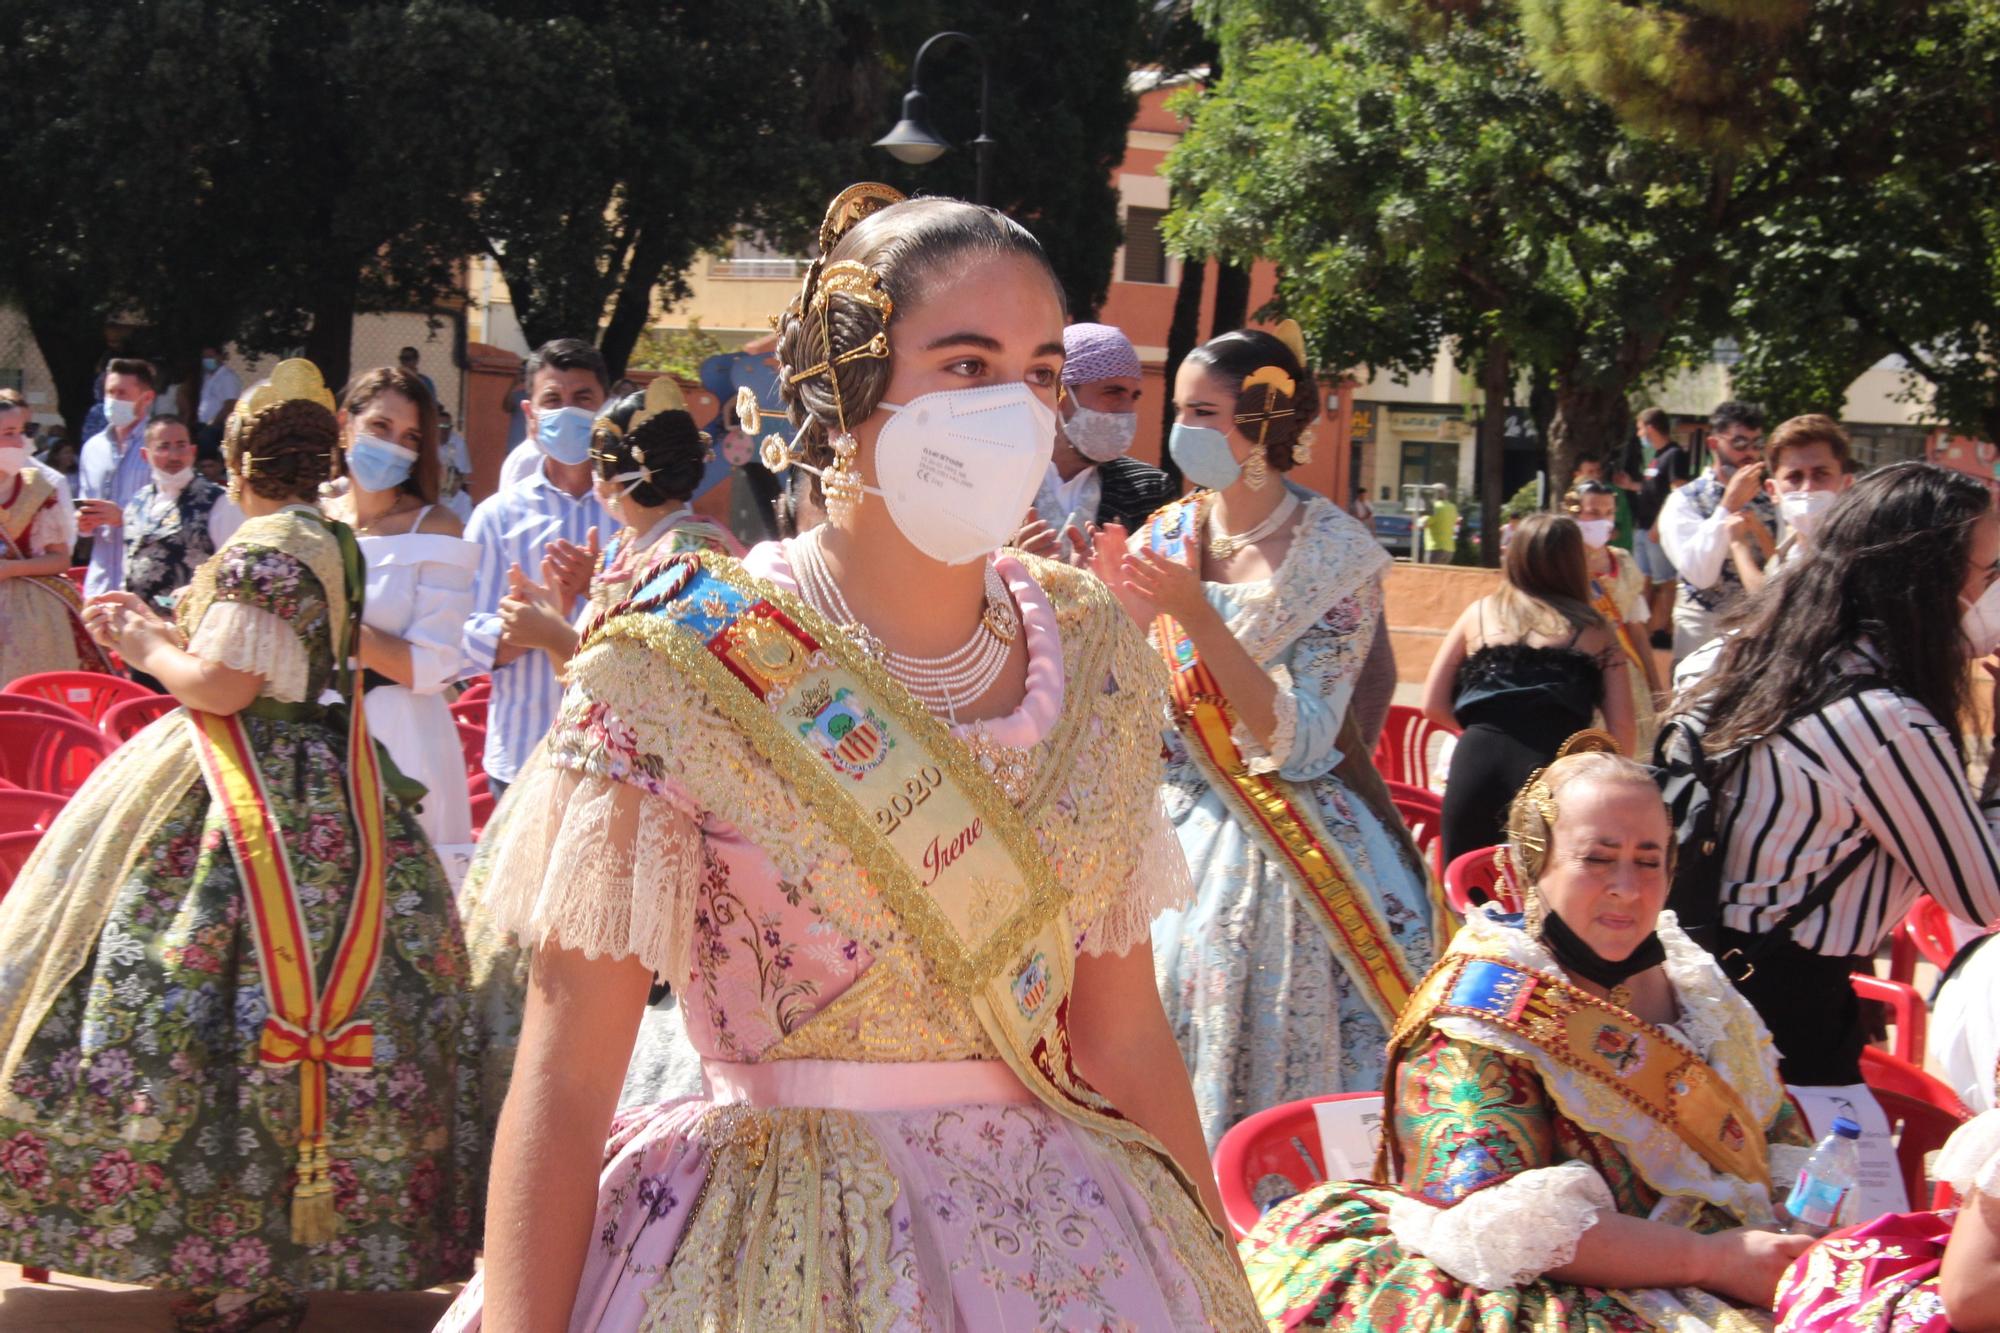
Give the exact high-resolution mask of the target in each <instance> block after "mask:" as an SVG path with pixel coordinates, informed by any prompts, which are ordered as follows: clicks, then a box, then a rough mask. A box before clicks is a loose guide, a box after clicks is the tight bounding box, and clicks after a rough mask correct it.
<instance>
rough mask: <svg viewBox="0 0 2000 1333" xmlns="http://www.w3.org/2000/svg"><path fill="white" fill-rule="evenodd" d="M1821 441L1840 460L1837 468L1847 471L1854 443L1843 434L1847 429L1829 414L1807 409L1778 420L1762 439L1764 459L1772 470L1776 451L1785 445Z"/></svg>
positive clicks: (1800, 445)
mask: <svg viewBox="0 0 2000 1333" xmlns="http://www.w3.org/2000/svg"><path fill="white" fill-rule="evenodd" d="M1811 444H1823V445H1825V446H1826V447H1827V448H1828V449H1830V450H1832V451H1833V459H1834V461H1835V462H1836V463H1839V464H1840V470H1841V471H1842V472H1847V471H1849V470H1850V467H1849V465H1850V464H1851V463H1852V462H1853V459H1854V444H1853V442H1852V441H1850V440H1849V439H1848V438H1847V432H1846V431H1844V430H1842V429H1841V428H1840V423H1839V422H1838V421H1835V420H1834V419H1833V418H1832V417H1829V416H1821V415H1820V414H1819V413H1817V412H1814V413H1809V414H1807V415H1805V416H1802V417H1793V418H1791V419H1790V420H1789V421H1781V422H1779V423H1778V428H1777V429H1776V430H1774V431H1772V432H1771V437H1770V438H1769V439H1767V440H1765V441H1764V462H1765V464H1766V465H1767V466H1768V467H1769V468H1770V469H1771V471H1773V472H1775V471H1777V470H1778V455H1779V454H1780V453H1782V452H1784V451H1785V450H1787V449H1803V448H1805V447H1806V446H1807V445H1811Z"/></svg>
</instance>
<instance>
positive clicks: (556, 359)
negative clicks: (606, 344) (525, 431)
mask: <svg viewBox="0 0 2000 1333" xmlns="http://www.w3.org/2000/svg"><path fill="white" fill-rule="evenodd" d="M543 370H587V371H589V372H590V373H591V374H593V375H595V376H596V377H597V387H598V388H600V389H603V390H604V391H606V392H607V393H608V392H610V390H611V371H610V370H609V368H607V367H606V366H605V364H604V354H603V353H602V352H600V351H598V350H597V349H596V348H595V347H592V346H591V345H590V344H589V343H587V342H585V341H584V340H583V339H581V338H551V339H550V340H549V341H548V342H545V343H543V344H542V345H541V346H540V347H537V348H536V349H535V350H534V351H532V352H530V353H528V359H527V360H526V361H524V362H522V363H521V382H522V383H523V384H526V385H527V386H528V388H529V391H530V393H531V394H532V392H533V390H534V385H535V376H537V375H539V374H541V373H542V371H543Z"/></svg>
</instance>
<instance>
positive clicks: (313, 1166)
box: [0, 361, 485, 1328]
mask: <svg viewBox="0 0 2000 1333" xmlns="http://www.w3.org/2000/svg"><path fill="white" fill-rule="evenodd" d="M332 408H333V399H332V395H331V394H329V393H328V392H327V391H326V389H325V387H324V385H322V384H321V382H320V378H319V373H318V371H316V370H315V369H314V368H313V367H312V365H311V364H310V363H309V362H304V361H286V362H283V363H281V364H280V365H279V366H278V367H277V368H276V370H275V371H274V372H273V375H272V378H271V381H270V382H269V383H268V384H265V385H260V386H258V387H257V388H256V389H254V390H252V391H251V392H250V393H248V394H246V395H245V396H244V399H243V401H242V403H241V404H240V405H239V406H238V408H237V410H236V413H235V415H234V416H232V418H231V419H230V423H229V426H228V429H227V433H226V437H225V441H224V446H223V448H224V453H225V456H226V458H227V461H228V466H229V471H230V477H231V489H232V492H233V493H234V494H235V495H236V496H237V497H238V498H239V499H240V502H241V504H242V507H243V510H244V513H245V515H246V519H245V522H244V524H243V526H242V527H241V528H239V529H238V530H237V531H236V533H235V534H234V535H233V536H232V537H231V538H230V540H229V541H228V543H227V544H225V545H224V547H223V549H222V550H220V551H218V552H217V553H216V554H215V555H214V556H213V557H211V558H210V559H209V560H208V562H207V563H206V564H204V565H203V566H202V567H201V569H200V570H199V571H198V572H197V573H196V576H195V579H194V582H193V584H192V585H191V586H190V588H189V591H188V593H187V595H186V596H184V597H183V598H182V599H181V600H180V602H179V604H178V606H177V608H176V614H177V621H178V623H177V624H169V623H168V622H166V621H164V620H161V619H160V618H159V617H158V616H156V615H155V614H154V613H153V612H152V611H151V610H150V609H149V608H147V606H146V605H145V604H144V603H143V602H142V601H140V599H139V598H137V597H136V596H134V595H132V594H130V593H124V592H113V593H106V594H104V595H102V596H100V597H97V598H94V599H92V602H91V604H90V606H89V608H88V609H87V612H86V614H87V616H88V618H89V623H90V627H91V632H92V633H93V634H95V635H96V636H97V638H98V640H99V641H100V642H102V643H104V644H106V645H109V646H115V647H116V648H117V649H118V651H119V653H120V654H121V655H122V656H123V657H124V658H125V659H126V660H127V661H129V662H131V663H132V664H133V666H134V667H136V668H137V669H139V670H141V671H144V672H146V673H147V674H148V675H150V676H153V677H154V678H155V679H157V680H159V681H160V682H161V683H162V684H163V685H165V687H166V688H167V689H168V691H169V692H171V693H172V694H173V695H174V696H175V698H176V699H178V700H179V702H180V704H181V707H180V708H178V709H176V710H175V711H174V712H172V713H169V714H168V715H167V716H165V717H163V718H161V719H160V720H158V721H157V722H155V723H153V724H152V725H151V726H150V727H148V728H146V730H144V731H142V732H140V733H139V735H137V736H136V737H134V738H133V739H132V740H131V741H129V742H128V743H127V744H126V745H124V746H123V747H122V748H121V749H119V751H118V752H117V753H116V754H115V755H113V756H112V757H111V758H110V759H109V760H108V761H106V763H105V764H104V765H103V766H102V767H100V768H99V769H98V770H97V771H96V772H95V773H94V774H92V775H91V777H90V779H89V781H87V782H86V783H85V784H84V786H83V787H82V789H81V790H79V791H78V792H77V794H76V796H75V797H74V798H73V799H72V800H71V802H70V804H69V805H68V806H67V807H66V808H65V810H64V811H63V813H62V815H61V817H60V818H58V819H57V820H56V822H55V824H54V825H53V826H52V827H51V828H50V829H49V831H48V834H47V835H46V836H45V837H44V838H43V839H42V842H41V845H40V847H39V848H38V849H37V851H36V853H35V854H34V856H33V857H31V858H30V859H29V861H28V863H27V865H26V866H25V867H23V869H22V871H21V873H20V876H19V878H17V879H16V881H15V883H14V885H13V888H12V889H11V890H10V891H9V892H8V894H7V895H6V897H5V899H4V900H0V1255H4V1257H5V1258H7V1259H9V1260H12V1261H15V1262H18V1263H23V1264H31V1265H38V1266H42V1267H47V1268H54V1269H60V1270H62V1271H64V1272H69V1273H78V1274H82V1275H85V1276H89V1277H95V1278H102V1279H106V1280H109V1281H114V1282H137V1283H147V1284H152V1285H157V1286H162V1287H167V1288H171V1289H174V1290H177V1291H180V1292H183V1293H186V1294H187V1299H186V1301H185V1302H184V1303H183V1305H182V1306H181V1308H180V1310H179V1314H180V1317H181V1320H182V1324H183V1326H184V1327H188V1328H239V1327H248V1326H250V1325H251V1324H253V1323H256V1322H258V1321H259V1320H263V1319H268V1318H271V1317H274V1316H282V1317H285V1318H291V1319H296V1318H297V1317H299V1316H300V1315H301V1314H302V1298H303V1296H304V1294H305V1293H308V1292H312V1291H325V1290H334V1289H347V1290H364V1289H365V1290H389V1291H406V1290H420V1289H422V1288H424V1287H428V1286H431V1285H434V1284H436V1283H439V1282H446V1281H453V1280H456V1279H459V1278H462V1277H465V1276H466V1275H467V1274H468V1273H469V1272H470V1271H471V1267H472V1257H473V1254H474V1251H475V1250H476V1248H477V1241H478V1229H479V1217H480V1206H481V1191H482V1189H483V1187H484V1161H485V1144H484V1141H483V1139H482V1136H481V1133H480V1125H481V1120H482V1117H481V1115H480V1113H479V1107H478V1102H477V1095H478V1086H479V1084H478V1058H477V1057H478V1050H477V1025H476V1022H475V1020H474V1014H473V1009H472V1003H471V998H470V994H469V992H468V990H467V986H466V979H467V974H468V966H467V959H466V954H465V950H464V945H463V942H462V940H461V939H460V936H459V926H458V919H457V917H456V916H455V915H454V913H453V910H452V904H451V890H450V887H449V885H448V884H447V883H446V881H445V878H444V873H443V871H442V869H441V868H440V867H439V865H438V862H437V858H436V857H435V856H433V855H432V853H431V850H430V846H429V844H428V843H427V842H426V841H425V840H424V837H423V834H422V833H421V832H420V831H419V830H418V828H417V825H416V823H415V821H414V820H413V819H412V818H411V816H410V815H409V813H408V812H407V811H405V810H403V809H402V808H401V807H400V806H399V805H398V804H397V803H396V802H395V801H394V800H393V799H392V798H387V797H385V795H384V792H383V786H382V778H381V773H380V770H379V766H378V764H377V761H376V756H375V751H374V749H373V747H372V745H371V743H370V741H369V739H368V733H367V731H366V728H365V719H364V718H363V716H362V712H361V710H360V709H359V707H358V701H356V700H353V696H352V691H353V689H354V687H355V678H354V676H353V675H352V674H350V673H349V672H348V671H347V670H346V669H344V664H345V663H346V662H347V661H348V660H349V657H350V655H351V654H352V652H353V648H354V640H355V637H356V632H357V625H358V623H359V621H360V618H361V614H362V609H363V608H362V599H363V582H362V577H363V576H362V569H361V561H360V553H359V551H358V550H357V549H356V547H355V543H354V538H353V535H352V533H351V532H350V531H349V530H348V529H347V528H345V527H344V526H343V525H341V524H338V523H334V522H332V521H331V520H329V519H327V518H325V517H323V516H322V515H321V514H320V512H319V511H318V509H317V508H316V507H315V505H314V500H315V497H316V496H317V494H318V488H319V485H320V483H321V482H322V481H324V480H325V479H326V478H327V477H328V476H329V474H330V473H331V472H333V470H334V469H335V468H336V467H337V459H338V456H339V448H340V440H339V435H338V429H337V427H336V425H335V422H334V415H333V410H332ZM330 687H332V688H338V689H340V690H341V691H342V692H343V693H344V694H346V695H347V696H348V699H349V701H350V702H353V703H355V704H356V705H357V706H356V707H355V709H354V710H353V711H352V712H349V711H348V710H347V709H345V708H343V709H328V708H326V707H324V706H322V705H321V704H320V702H319V700H320V698H321V696H322V694H323V692H324V691H326V690H327V689H328V688H330Z"/></svg>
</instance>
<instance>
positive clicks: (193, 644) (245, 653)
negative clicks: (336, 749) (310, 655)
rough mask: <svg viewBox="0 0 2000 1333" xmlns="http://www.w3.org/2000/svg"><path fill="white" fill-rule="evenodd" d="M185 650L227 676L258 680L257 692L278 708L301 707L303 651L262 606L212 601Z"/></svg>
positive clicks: (304, 670) (286, 627)
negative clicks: (236, 673) (279, 704)
mask: <svg viewBox="0 0 2000 1333" xmlns="http://www.w3.org/2000/svg"><path fill="white" fill-rule="evenodd" d="M188 651H189V652H190V653H193V654H194V655H195V656H196V657H199V658H202V659H204V660H205V661H209V662H214V663H217V664H218V665H221V666H226V667H228V668H230V669H231V670H233V671H247V672H250V673H252V674H253V675H258V676H262V677H263V678H264V688H263V689H261V690H259V691H258V693H259V694H260V695H262V696H263V697H264V698H267V699H276V700H279V701H280V702H282V703H288V704H296V703H304V702H305V697H306V675H307V672H308V670H309V668H308V665H307V662H306V646H305V644H303V643H301V642H300V641H299V636H298V632H297V631H296V630H294V629H293V628H292V627H291V626H290V625H288V624H286V623H285V622H284V621H283V620H280V619H279V618H278V617H277V616H275V615H273V614H272V613H271V612H269V611H266V610H264V609H263V608H262V607H257V606H252V605H250V604H249V603H248V602H216V603H214V604H212V605H211V606H210V607H209V608H208V610H207V611H206V612H204V613H203V615H202V618H201V624H200V625H199V626H197V627H196V628H195V632H194V637H193V638H192V639H190V640H188Z"/></svg>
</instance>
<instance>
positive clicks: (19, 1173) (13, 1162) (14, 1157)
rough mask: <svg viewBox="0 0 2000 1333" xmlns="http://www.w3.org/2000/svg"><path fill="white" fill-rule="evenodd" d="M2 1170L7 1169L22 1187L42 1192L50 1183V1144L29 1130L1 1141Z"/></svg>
mask: <svg viewBox="0 0 2000 1333" xmlns="http://www.w3.org/2000/svg"><path fill="white" fill-rule="evenodd" d="M0 1171H5V1172H6V1173H7V1175H8V1176H9V1177H10V1178H11V1179H12V1180H13V1182H14V1183H15V1184H16V1185H19V1186H20V1187H21V1188H22V1189H24V1190H28V1191H30V1192H32V1193H37V1194H38V1193H40V1192H41V1190H42V1187H43V1186H45V1185H47V1184H48V1183H49V1150H48V1145H47V1144H45V1143H43V1142H42V1141H41V1140H40V1139H38V1138H36V1137H35V1136H34V1134H32V1133H30V1132H29V1131H28V1130H25V1129H24V1130H22V1131H21V1132H20V1133H18V1134H16V1135H15V1136H14V1137H13V1138H11V1139H8V1140H7V1141H6V1142H5V1143H0Z"/></svg>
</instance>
